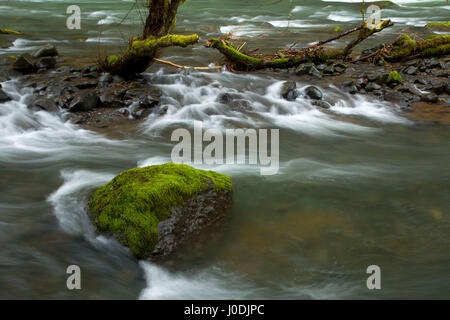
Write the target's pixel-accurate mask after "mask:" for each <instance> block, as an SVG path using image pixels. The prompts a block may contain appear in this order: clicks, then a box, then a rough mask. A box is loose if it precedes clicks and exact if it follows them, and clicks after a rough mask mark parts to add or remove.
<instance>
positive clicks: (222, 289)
mask: <svg viewBox="0 0 450 320" xmlns="http://www.w3.org/2000/svg"><path fill="white" fill-rule="evenodd" d="M139 264H140V266H141V268H142V269H143V270H144V275H145V279H146V282H147V287H146V288H145V289H144V290H142V292H141V294H140V296H139V299H141V300H161V299H164V300H165V299H167V300H176V299H180V300H182V299H189V300H191V299H192V300H197V299H198V300H200V299H216V300H217V299H248V298H250V297H252V296H254V295H255V294H256V293H257V291H258V289H256V288H254V287H252V286H250V285H249V284H246V283H245V282H244V281H242V279H240V278H239V277H238V276H236V275H233V274H227V273H225V272H224V271H223V270H218V269H214V268H210V269H208V270H204V271H198V272H195V273H194V274H190V275H187V274H181V273H171V272H169V271H167V270H165V269H163V268H161V267H159V266H157V265H155V264H152V263H149V262H145V261H141V262H140V263H139Z"/></svg>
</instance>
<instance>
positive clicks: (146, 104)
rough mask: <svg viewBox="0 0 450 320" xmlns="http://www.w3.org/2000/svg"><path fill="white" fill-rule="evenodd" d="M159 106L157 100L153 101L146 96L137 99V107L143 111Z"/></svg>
mask: <svg viewBox="0 0 450 320" xmlns="http://www.w3.org/2000/svg"><path fill="white" fill-rule="evenodd" d="M158 104H159V100H158V99H154V98H153V97H152V96H150V95H148V94H146V95H143V96H140V97H139V107H140V108H143V109H150V108H153V107H155V106H157V105H158Z"/></svg>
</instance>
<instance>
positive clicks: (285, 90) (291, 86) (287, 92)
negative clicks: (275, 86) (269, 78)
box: [280, 81, 298, 101]
mask: <svg viewBox="0 0 450 320" xmlns="http://www.w3.org/2000/svg"><path fill="white" fill-rule="evenodd" d="M280 94H281V97H283V98H284V99H286V100H287V101H294V100H295V99H297V98H298V92H297V83H296V82H295V81H286V82H284V83H283V85H282V86H281V92H280Z"/></svg>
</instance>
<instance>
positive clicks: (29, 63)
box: [13, 53, 34, 73]
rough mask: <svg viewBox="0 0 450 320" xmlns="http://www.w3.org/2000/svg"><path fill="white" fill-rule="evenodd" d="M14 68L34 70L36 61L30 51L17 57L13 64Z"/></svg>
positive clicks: (26, 71) (24, 70) (21, 70)
mask: <svg viewBox="0 0 450 320" xmlns="http://www.w3.org/2000/svg"><path fill="white" fill-rule="evenodd" d="M13 69H14V70H18V71H20V72H23V73H29V72H32V71H33V70H34V61H33V59H32V58H31V56H30V55H29V54H28V53H25V54H23V55H21V56H19V57H17V59H16V61H15V62H14V64H13Z"/></svg>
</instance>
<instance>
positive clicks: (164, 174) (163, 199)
mask: <svg viewBox="0 0 450 320" xmlns="http://www.w3.org/2000/svg"><path fill="white" fill-rule="evenodd" d="M231 203H232V182H231V179H230V178H229V177H228V176H226V175H223V174H219V173H216V172H212V171H203V170H198V169H194V168H192V167H190V166H187V165H182V164H174V163H167V164H163V165H155V166H150V167H145V168H136V169H131V170H128V171H125V172H122V173H121V174H119V175H118V176H116V177H115V178H114V179H113V180H112V181H111V182H109V183H108V184H106V185H105V186H103V187H101V188H99V189H97V190H96V191H95V193H94V194H93V197H92V199H91V201H90V202H89V211H90V215H91V217H92V219H91V221H92V222H93V224H94V225H95V226H96V227H97V229H98V230H99V231H100V232H105V233H107V234H111V235H113V236H115V237H116V239H117V240H118V241H119V242H120V243H121V244H123V245H125V246H127V247H129V248H130V250H131V252H132V253H133V254H134V255H135V256H136V257H137V258H139V259H144V258H148V257H152V258H157V257H164V256H167V255H170V254H172V253H174V252H175V251H176V250H177V249H178V248H179V247H180V246H181V245H182V244H183V243H186V242H188V241H190V240H193V239H195V238H196V237H197V236H198V235H199V234H200V233H201V232H202V231H204V230H205V229H207V228H210V227H212V226H214V225H216V224H217V222H219V221H221V220H223V218H224V217H225V216H226V214H227V211H228V209H229V208H230V207H231Z"/></svg>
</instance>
